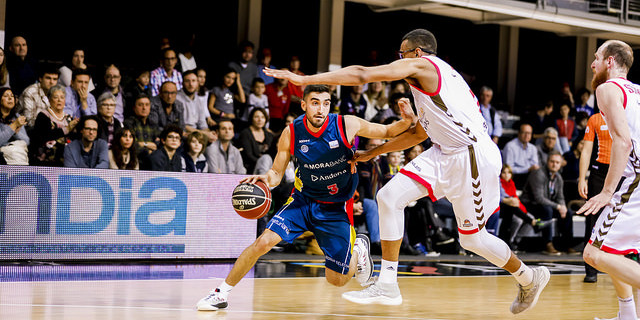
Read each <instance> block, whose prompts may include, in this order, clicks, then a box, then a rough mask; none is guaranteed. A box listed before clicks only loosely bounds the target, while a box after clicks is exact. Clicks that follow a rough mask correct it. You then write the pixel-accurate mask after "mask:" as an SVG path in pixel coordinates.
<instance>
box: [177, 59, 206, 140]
mask: <svg viewBox="0 0 640 320" xmlns="http://www.w3.org/2000/svg"><path fill="white" fill-rule="evenodd" d="M182 79H183V81H184V82H183V84H184V86H183V87H182V90H180V92H178V97H177V98H176V100H177V101H178V102H180V103H181V104H182V105H183V108H184V114H183V115H184V131H185V134H186V135H188V134H190V133H191V132H195V131H199V132H200V133H202V134H204V135H206V136H207V140H214V133H212V132H211V131H210V130H209V125H207V117H208V116H209V110H207V105H206V102H205V101H204V100H202V99H199V98H198V87H199V84H198V76H197V74H196V71H195V70H189V71H187V72H185V73H184V74H183V75H182ZM205 146H206V145H205Z"/></svg>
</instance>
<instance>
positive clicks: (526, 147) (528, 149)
mask: <svg viewBox="0 0 640 320" xmlns="http://www.w3.org/2000/svg"><path fill="white" fill-rule="evenodd" d="M531 132H532V129H531V125H530V124H527V123H523V124H521V125H520V130H518V137H516V138H514V139H513V140H511V141H509V142H507V144H506V145H505V146H504V149H503V150H502V158H503V161H504V163H506V164H508V165H509V166H510V167H511V168H512V169H513V182H514V183H515V184H516V188H517V189H520V190H522V187H524V184H525V182H526V181H527V177H528V176H529V172H531V171H534V170H537V169H538V168H540V166H539V165H538V163H539V161H538V149H537V148H536V146H534V145H533V144H531V142H530V141H531Z"/></svg>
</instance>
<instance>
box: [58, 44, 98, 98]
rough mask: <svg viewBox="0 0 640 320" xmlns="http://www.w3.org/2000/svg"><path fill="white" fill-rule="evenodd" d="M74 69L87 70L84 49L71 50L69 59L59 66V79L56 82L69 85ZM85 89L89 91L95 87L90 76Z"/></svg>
mask: <svg viewBox="0 0 640 320" xmlns="http://www.w3.org/2000/svg"><path fill="white" fill-rule="evenodd" d="M76 70H87V65H86V64H85V63H84V49H80V48H74V49H73V50H72V54H71V61H69V63H68V64H67V65H64V66H62V67H60V70H59V72H60V79H59V81H58V82H59V83H60V84H61V85H63V86H65V87H68V86H70V85H71V82H72V81H73V72H75V71H76ZM87 74H90V73H87ZM87 89H88V91H87V92H91V91H93V89H95V85H94V84H93V80H92V79H91V77H89V82H88V84H87Z"/></svg>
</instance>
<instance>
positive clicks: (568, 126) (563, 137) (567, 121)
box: [555, 103, 578, 153]
mask: <svg viewBox="0 0 640 320" xmlns="http://www.w3.org/2000/svg"><path fill="white" fill-rule="evenodd" d="M570 112H571V107H570V106H569V104H566V103H563V104H561V105H560V118H558V119H556V126H555V128H556V129H558V144H559V147H560V152H561V153H565V152H569V149H570V148H571V144H572V143H573V140H575V139H576V138H577V136H578V129H577V128H576V123H575V122H574V121H573V119H571V118H570V117H569V113H570Z"/></svg>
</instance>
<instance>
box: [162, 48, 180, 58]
mask: <svg viewBox="0 0 640 320" xmlns="http://www.w3.org/2000/svg"><path fill="white" fill-rule="evenodd" d="M167 51H173V53H176V50H174V49H173V48H172V47H167V48H164V49H162V50H160V57H159V58H160V60H164V54H165V53H167ZM176 58H177V53H176Z"/></svg>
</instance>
